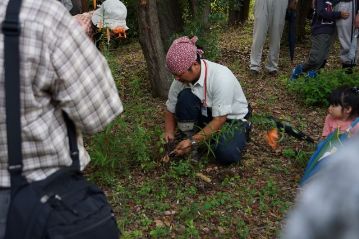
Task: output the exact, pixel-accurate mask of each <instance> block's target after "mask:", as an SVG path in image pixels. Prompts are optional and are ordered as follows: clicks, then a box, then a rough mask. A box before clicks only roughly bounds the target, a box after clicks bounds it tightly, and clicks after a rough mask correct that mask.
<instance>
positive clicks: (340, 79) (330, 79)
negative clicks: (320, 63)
mask: <svg viewBox="0 0 359 239" xmlns="http://www.w3.org/2000/svg"><path fill="white" fill-rule="evenodd" d="M287 85H288V89H289V90H290V91H291V92H293V93H295V94H297V95H299V96H300V97H301V99H302V100H303V101H304V103H305V104H307V105H322V106H328V105H329V102H328V99H327V98H328V96H329V94H330V93H331V92H332V90H333V89H335V88H338V87H340V86H344V85H346V86H358V85H359V73H358V72H354V73H353V74H346V73H345V72H344V71H343V70H333V71H322V72H320V74H318V75H317V77H315V78H310V77H306V76H302V77H299V78H298V79H297V80H294V81H288V84H287Z"/></svg>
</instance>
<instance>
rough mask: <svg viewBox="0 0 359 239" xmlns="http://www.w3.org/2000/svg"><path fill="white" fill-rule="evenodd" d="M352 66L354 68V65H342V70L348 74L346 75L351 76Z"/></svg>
mask: <svg viewBox="0 0 359 239" xmlns="http://www.w3.org/2000/svg"><path fill="white" fill-rule="evenodd" d="M354 66H355V64H345V63H343V64H342V68H343V70H344V72H345V74H348V75H350V74H353V67H354Z"/></svg>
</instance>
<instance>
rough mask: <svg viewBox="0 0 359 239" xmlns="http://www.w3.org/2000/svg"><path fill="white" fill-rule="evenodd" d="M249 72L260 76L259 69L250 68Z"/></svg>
mask: <svg viewBox="0 0 359 239" xmlns="http://www.w3.org/2000/svg"><path fill="white" fill-rule="evenodd" d="M249 74H250V75H251V76H258V75H259V71H257V70H253V69H250V70H249Z"/></svg>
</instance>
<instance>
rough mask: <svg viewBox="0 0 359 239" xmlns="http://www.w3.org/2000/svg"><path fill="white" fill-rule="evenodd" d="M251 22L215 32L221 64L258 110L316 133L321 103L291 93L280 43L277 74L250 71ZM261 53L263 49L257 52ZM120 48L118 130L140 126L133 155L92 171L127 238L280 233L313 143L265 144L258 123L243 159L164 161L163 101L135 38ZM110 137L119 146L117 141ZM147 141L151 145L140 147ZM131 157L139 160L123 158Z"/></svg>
mask: <svg viewBox="0 0 359 239" xmlns="http://www.w3.org/2000/svg"><path fill="white" fill-rule="evenodd" d="M252 24H253V22H248V23H247V24H246V25H245V26H243V27H239V28H236V29H228V30H226V31H224V32H223V33H222V34H221V36H220V41H219V42H220V43H219V44H220V45H219V48H220V53H221V54H220V57H219V59H218V60H217V62H219V63H221V64H223V65H226V66H228V67H229V68H230V69H231V70H232V71H233V72H234V74H235V75H236V76H237V78H238V79H239V80H240V83H241V85H242V88H243V89H244V92H245V94H246V97H247V100H248V101H249V102H250V103H251V105H252V107H253V113H254V114H258V115H263V114H265V115H272V116H275V117H277V118H281V119H285V120H287V121H288V122H291V124H292V125H293V126H295V127H297V128H299V129H301V130H302V131H303V132H305V133H307V134H309V135H311V136H312V137H313V138H314V139H315V140H318V139H319V137H320V133H321V130H322V125H323V121H324V117H325V113H326V109H325V108H320V107H308V106H306V105H305V104H304V103H303V102H302V101H301V99H299V98H298V97H297V96H296V95H293V94H292V93H290V92H289V91H288V89H287V87H286V82H287V79H288V77H289V75H290V72H291V69H292V68H293V65H292V64H291V63H290V60H289V53H288V46H287V43H286V41H285V40H283V44H282V49H281V54H280V65H279V69H280V71H279V75H278V76H276V77H273V76H270V75H269V74H268V73H266V72H263V73H261V74H260V75H258V76H257V77H252V76H251V75H250V74H249V69H248V65H249V55H250V48H251V42H252ZM284 38H285V36H284ZM309 48H310V41H309V40H305V41H303V42H301V43H298V44H297V47H296V57H295V63H299V62H301V61H303V60H304V59H305V57H306V56H307V54H308V51H309ZM336 48H337V47H336ZM336 52H337V50H335V52H332V53H331V57H330V58H329V61H328V62H329V64H328V66H329V68H334V67H337V66H338V57H337V53H336ZM267 53H268V49H267V47H265V49H264V51H263V59H266V56H267ZM116 54H117V55H116V56H115V64H112V65H111V66H112V70H113V72H114V76H115V78H116V81H117V85H118V88H119V92H120V95H121V98H122V100H123V102H124V105H125V112H124V113H123V115H122V117H121V119H122V120H123V121H124V122H127V124H125V125H126V126H125V127H122V128H121V126H119V127H118V128H116V132H118V135H121V134H131V132H133V131H136V132H137V134H136V137H137V138H136V139H133V140H135V141H136V147H134V151H136V152H133V154H132V155H131V154H129V155H125V156H123V157H127V159H126V158H124V159H122V160H123V163H121V162H120V163H119V164H118V167H117V168H115V169H113V170H109V171H107V173H103V172H102V173H100V172H99V171H100V170H98V168H97V167H94V166H93V167H92V168H90V169H89V170H88V174H89V175H90V177H92V178H93V179H94V180H95V181H96V182H98V183H100V184H101V185H102V187H103V188H105V189H106V192H107V194H108V195H109V198H110V200H111V203H112V205H113V206H114V210H115V213H116V216H117V219H118V223H119V225H120V228H121V230H122V233H123V238H252V239H254V238H255V239H260V238H276V237H277V236H278V233H279V232H280V230H281V227H282V225H283V220H284V218H285V215H286V213H287V212H288V210H289V209H290V207H291V206H292V205H293V203H294V199H295V195H296V193H297V189H298V182H299V180H300V178H301V176H302V175H303V169H304V167H305V163H306V160H307V159H308V158H309V156H310V154H311V152H312V151H313V150H314V146H313V145H311V144H308V143H306V142H303V141H299V140H297V139H295V138H292V137H289V136H285V137H284V138H283V139H282V140H281V142H280V144H279V146H278V148H276V149H275V150H273V149H272V148H271V147H269V145H268V144H267V143H266V141H265V137H264V135H265V133H266V131H265V130H263V129H262V128H261V127H257V126H256V125H254V126H253V129H252V132H251V141H250V142H249V144H248V146H247V149H246V152H245V154H244V155H243V160H242V162H241V163H239V164H234V165H230V166H220V165H218V164H216V163H215V161H214V160H213V159H211V157H209V159H208V158H206V159H203V161H201V162H199V163H194V162H191V161H188V160H186V159H183V160H172V161H170V162H168V163H165V162H162V161H161V158H162V156H163V148H162V146H161V143H160V142H161V141H160V139H159V138H160V135H161V130H162V129H163V113H164V111H165V107H164V103H165V101H164V100H161V99H156V98H153V97H152V96H151V93H150V86H149V83H148V82H149V80H148V79H147V73H146V64H145V60H144V57H143V55H142V52H141V48H140V46H139V44H138V43H130V44H126V45H123V46H120V47H119V49H118V50H117V51H116ZM141 132H142V134H141ZM148 135H149V136H148ZM147 136H148V137H149V138H146V137H147ZM145 138H146V139H145ZM116 142H117V143H118V145H123V144H125V143H124V142H123V141H122V142H121V138H119V139H118V141H116ZM126 142H127V141H126ZM148 142H150V147H149V148H146V147H144V144H145V143H148ZM127 143H128V142H127ZM132 143H133V142H132ZM137 150H139V151H141V152H137ZM91 152H92V156H93V154H94V153H93V151H91V150H90V153H91ZM119 154H120V155H121V152H120V153H119ZM128 157H133V160H134V161H135V160H137V161H136V162H139V163H137V164H136V163H131V162H128V161H130V160H131V159H129V158H128ZM138 157H140V159H138ZM198 173H201V174H202V175H205V176H206V177H208V179H210V182H209V181H208V180H204V179H203V177H201V176H198Z"/></svg>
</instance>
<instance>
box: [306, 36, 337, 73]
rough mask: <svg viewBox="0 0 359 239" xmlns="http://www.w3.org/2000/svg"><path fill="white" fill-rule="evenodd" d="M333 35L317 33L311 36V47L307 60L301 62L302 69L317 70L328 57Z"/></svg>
mask: <svg viewBox="0 0 359 239" xmlns="http://www.w3.org/2000/svg"><path fill="white" fill-rule="evenodd" d="M332 42H333V36H332V35H330V34H318V35H315V36H312V48H311V49H310V52H309V57H308V59H307V61H306V62H305V63H304V64H303V71H304V72H307V71H310V70H319V69H320V68H322V67H323V66H324V64H325V62H326V59H327V58H328V54H329V50H330V46H331V45H332Z"/></svg>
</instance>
